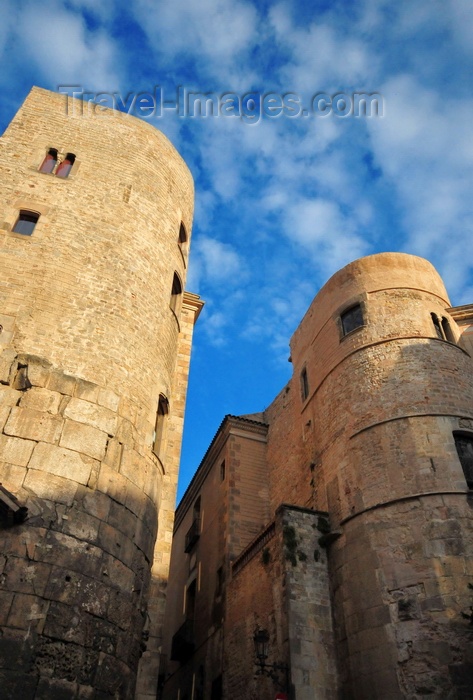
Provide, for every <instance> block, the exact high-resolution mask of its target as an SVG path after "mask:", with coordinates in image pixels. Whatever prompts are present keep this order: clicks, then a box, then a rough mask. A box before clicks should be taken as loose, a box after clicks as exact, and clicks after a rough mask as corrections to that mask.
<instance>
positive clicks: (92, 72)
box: [16, 1, 119, 92]
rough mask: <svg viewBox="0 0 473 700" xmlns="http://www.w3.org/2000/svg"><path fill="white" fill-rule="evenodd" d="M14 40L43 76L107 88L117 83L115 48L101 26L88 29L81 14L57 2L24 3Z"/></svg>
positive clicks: (65, 81)
mask: <svg viewBox="0 0 473 700" xmlns="http://www.w3.org/2000/svg"><path fill="white" fill-rule="evenodd" d="M16 32H17V39H16V40H17V42H18V43H19V44H20V45H21V46H22V50H23V52H24V53H25V54H26V55H28V56H29V57H30V59H31V60H33V61H34V63H35V64H36V66H37V69H38V70H39V71H40V72H41V74H42V75H43V76H44V79H45V80H47V81H49V82H50V83H53V84H54V83H55V84H56V85H81V86H83V87H84V88H86V89H89V90H94V91H104V92H110V91H113V90H116V89H117V88H118V87H119V80H118V77H117V71H116V69H117V65H118V64H119V59H118V52H117V50H116V46H115V43H114V41H113V40H112V39H111V38H110V37H109V36H108V35H107V34H106V33H105V31H102V30H94V31H93V32H91V31H89V30H88V29H87V26H86V23H85V21H84V19H83V17H82V15H81V14H79V13H76V12H71V11H68V10H66V9H64V7H62V6H61V5H60V4H59V3H57V2H54V1H50V2H49V3H47V2H44V3H42V4H41V5H38V4H36V3H32V2H30V3H27V4H26V5H25V7H24V8H23V11H22V13H21V15H20V16H19V20H18V24H17V26H16Z"/></svg>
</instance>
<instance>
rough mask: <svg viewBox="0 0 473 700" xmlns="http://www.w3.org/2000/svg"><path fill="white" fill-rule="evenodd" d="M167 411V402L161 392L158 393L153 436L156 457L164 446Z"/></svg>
mask: <svg viewBox="0 0 473 700" xmlns="http://www.w3.org/2000/svg"><path fill="white" fill-rule="evenodd" d="M168 413H169V403H168V400H167V398H166V397H165V396H163V394H160V395H159V401H158V410H157V413H156V425H155V428H154V437H153V452H154V454H155V455H156V457H160V456H161V452H162V451H163V446H164V437H165V430H164V429H165V425H166V416H167V415H168Z"/></svg>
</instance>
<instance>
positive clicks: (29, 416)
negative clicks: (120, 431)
mask: <svg viewBox="0 0 473 700" xmlns="http://www.w3.org/2000/svg"><path fill="white" fill-rule="evenodd" d="M62 424H63V420H62V418H61V417H60V416H52V415H50V414H48V413H43V412H42V411H35V410H34V409H32V408H19V407H14V408H12V410H11V412H10V416H9V418H8V420H7V422H6V424H5V427H4V429H3V430H4V432H5V433H6V434H7V435H16V436H17V437H23V438H29V439H30V440H43V441H44V442H52V443H54V442H57V441H58V440H59V436H60V434H61V429H62Z"/></svg>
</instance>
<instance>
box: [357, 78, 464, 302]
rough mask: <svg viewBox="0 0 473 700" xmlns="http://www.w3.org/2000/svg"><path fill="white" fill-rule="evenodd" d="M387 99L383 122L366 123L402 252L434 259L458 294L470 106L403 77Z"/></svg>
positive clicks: (461, 280) (387, 88)
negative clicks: (393, 204)
mask: <svg viewBox="0 0 473 700" xmlns="http://www.w3.org/2000/svg"><path fill="white" fill-rule="evenodd" d="M384 94H385V96H386V102H387V105H388V109H387V117H386V118H385V119H382V120H378V121H377V122H376V123H375V122H374V121H373V122H370V130H371V138H372V146H373V151H374V154H375V158H376V160H377V163H378V164H379V166H380V167H381V169H382V170H383V172H384V173H385V175H386V177H387V178H388V179H389V181H390V184H391V186H392V188H393V197H397V198H398V201H399V204H400V206H401V208H402V211H403V219H404V227H405V229H406V231H407V240H406V242H405V244H404V248H405V250H406V251H407V252H414V253H417V254H419V255H423V256H425V257H428V258H429V259H430V260H432V261H433V262H434V264H435V265H436V266H437V267H438V269H440V271H441V272H442V273H443V274H444V275H445V277H446V280H445V281H446V283H447V286H449V288H450V290H451V292H453V293H458V291H459V289H460V288H461V286H462V285H464V284H465V282H466V280H467V277H468V274H469V273H470V272H471V268H472V263H471V260H470V258H469V256H465V255H464V254H463V255H462V249H463V250H467V249H469V245H470V241H471V238H472V234H473V200H472V198H471V182H472V180H473V125H472V122H471V113H472V110H473V100H461V99H450V100H447V99H445V97H444V95H443V93H442V91H438V92H435V91H433V90H432V89H429V90H427V89H425V88H424V87H423V86H422V85H421V84H420V83H419V82H418V81H417V80H416V79H415V78H414V77H413V76H406V75H404V76H400V77H398V78H395V79H393V80H390V81H388V82H387V83H386V85H385V87H384ZM453 261H455V262H453Z"/></svg>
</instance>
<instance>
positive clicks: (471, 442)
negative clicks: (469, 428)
mask: <svg viewBox="0 0 473 700" xmlns="http://www.w3.org/2000/svg"><path fill="white" fill-rule="evenodd" d="M453 437H454V438H455V447H456V448H457V453H458V458H459V460H460V464H461V465H462V469H463V473H464V475H465V479H466V483H467V485H468V488H469V489H473V435H465V434H462V433H454V434H453Z"/></svg>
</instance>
